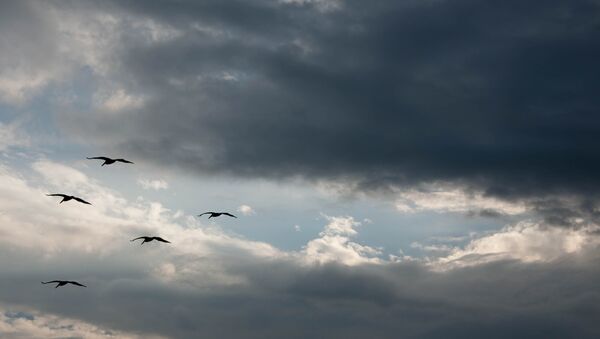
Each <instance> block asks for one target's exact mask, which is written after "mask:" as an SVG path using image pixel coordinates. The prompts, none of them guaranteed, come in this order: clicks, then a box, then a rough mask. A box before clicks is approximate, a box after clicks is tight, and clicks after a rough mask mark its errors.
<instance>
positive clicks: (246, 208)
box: [237, 205, 256, 215]
mask: <svg viewBox="0 0 600 339" xmlns="http://www.w3.org/2000/svg"><path fill="white" fill-rule="evenodd" d="M237 210H238V212H240V213H242V214H243V215H255V214H256V211H255V210H254V209H253V208H252V207H250V206H248V205H241V206H240V207H238V209H237Z"/></svg>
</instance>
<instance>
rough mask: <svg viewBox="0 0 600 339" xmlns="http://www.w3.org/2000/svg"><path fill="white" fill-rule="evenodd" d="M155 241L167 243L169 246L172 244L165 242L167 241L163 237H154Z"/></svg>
mask: <svg viewBox="0 0 600 339" xmlns="http://www.w3.org/2000/svg"><path fill="white" fill-rule="evenodd" d="M154 240H158V241H162V242H166V243H168V244H170V243H171V242H170V241H168V240H165V239H163V238H161V237H154Z"/></svg>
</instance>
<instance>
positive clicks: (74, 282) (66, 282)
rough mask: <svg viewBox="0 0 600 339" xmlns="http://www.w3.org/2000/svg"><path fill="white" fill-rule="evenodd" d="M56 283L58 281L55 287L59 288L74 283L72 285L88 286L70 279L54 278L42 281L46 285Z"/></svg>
mask: <svg viewBox="0 0 600 339" xmlns="http://www.w3.org/2000/svg"><path fill="white" fill-rule="evenodd" d="M54 283H56V287H54V288H59V287H61V286H65V285H66V284H72V285H77V286H81V287H87V286H85V285H83V284H80V283H78V282H77V281H68V280H52V281H46V282H43V281H42V284H44V285H45V284H54Z"/></svg>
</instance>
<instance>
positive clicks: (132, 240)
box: [129, 237, 146, 241]
mask: <svg viewBox="0 0 600 339" xmlns="http://www.w3.org/2000/svg"><path fill="white" fill-rule="evenodd" d="M139 239H146V237H137V238H135V239H131V240H129V241H136V240H139Z"/></svg>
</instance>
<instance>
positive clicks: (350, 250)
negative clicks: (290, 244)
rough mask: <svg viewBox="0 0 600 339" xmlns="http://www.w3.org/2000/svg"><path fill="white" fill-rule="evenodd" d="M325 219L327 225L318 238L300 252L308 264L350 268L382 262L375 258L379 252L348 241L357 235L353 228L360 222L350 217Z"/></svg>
mask: <svg viewBox="0 0 600 339" xmlns="http://www.w3.org/2000/svg"><path fill="white" fill-rule="evenodd" d="M325 217H326V218H327V220H328V221H329V223H328V224H327V225H326V226H325V229H324V230H323V231H322V232H321V233H319V238H317V239H313V240H311V241H309V242H308V244H306V246H305V247H304V250H303V252H302V254H303V255H304V256H305V259H306V260H307V261H308V262H311V263H312V262H317V263H327V262H337V263H341V264H345V265H350V266H351V265H357V264H363V263H381V262H382V261H381V259H379V258H377V257H376V256H377V255H380V254H381V251H380V250H378V249H375V248H373V247H370V246H366V245H360V244H358V243H355V242H352V241H351V240H350V238H351V237H353V236H355V235H356V234H357V233H358V232H357V231H356V230H355V229H354V227H356V226H360V224H361V223H360V222H358V221H356V220H354V218H352V217H329V216H325Z"/></svg>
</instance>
